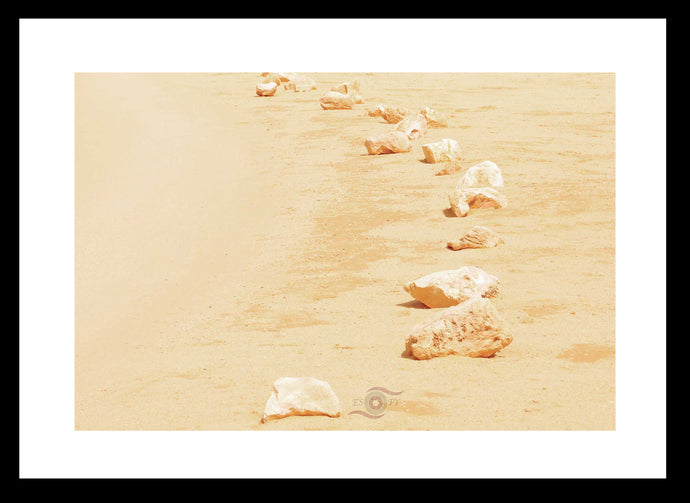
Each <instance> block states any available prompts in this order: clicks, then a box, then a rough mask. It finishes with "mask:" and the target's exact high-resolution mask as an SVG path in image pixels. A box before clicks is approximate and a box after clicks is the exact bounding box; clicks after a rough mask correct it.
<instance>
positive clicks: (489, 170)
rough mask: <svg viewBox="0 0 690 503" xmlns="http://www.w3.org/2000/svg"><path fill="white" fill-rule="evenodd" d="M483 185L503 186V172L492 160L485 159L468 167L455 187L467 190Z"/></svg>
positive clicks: (494, 187) (498, 187)
mask: <svg viewBox="0 0 690 503" xmlns="http://www.w3.org/2000/svg"><path fill="white" fill-rule="evenodd" d="M482 187H491V188H492V189H500V188H503V174H502V173H501V170H500V169H499V168H498V166H496V164H494V163H493V162H491V161H484V162H481V163H479V164H477V165H475V166H472V167H471V168H468V169H467V171H466V172H465V174H464V175H463V177H462V178H461V179H460V181H459V182H458V184H457V186H456V187H455V188H456V189H461V190H465V189H473V188H482Z"/></svg>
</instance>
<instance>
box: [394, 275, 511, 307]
mask: <svg viewBox="0 0 690 503" xmlns="http://www.w3.org/2000/svg"><path fill="white" fill-rule="evenodd" d="M498 286H499V280H498V278H497V277H496V276H492V275H491V274H488V273H486V272H485V271H483V270H482V269H480V268H479V267H474V266H464V267H461V268H460V269H451V270H447V271H438V272H434V273H431V274H427V275H426V276H422V277H421V278H418V279H416V280H414V281H410V282H409V283H406V284H405V285H404V289H405V291H406V292H407V293H409V294H410V295H411V296H412V297H414V298H415V299H417V300H418V301H420V302H421V303H423V304H424V305H426V306H428V307H431V308H436V307H449V306H454V305H456V304H459V303H461V302H464V301H466V300H467V299H470V298H472V297H492V296H494V295H496V293H498Z"/></svg>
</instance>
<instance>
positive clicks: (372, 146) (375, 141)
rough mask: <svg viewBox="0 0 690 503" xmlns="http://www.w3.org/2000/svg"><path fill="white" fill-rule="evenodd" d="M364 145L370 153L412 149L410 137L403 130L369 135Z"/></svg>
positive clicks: (398, 151)
mask: <svg viewBox="0 0 690 503" xmlns="http://www.w3.org/2000/svg"><path fill="white" fill-rule="evenodd" d="M364 146H365V147H366V148H367V152H369V154H370V155H377V154H396V153H400V152H409V151H410V150H412V142H411V141H410V138H409V137H408V136H407V134H405V133H404V132H402V131H389V132H387V133H381V134H378V135H372V136H369V137H367V139H366V140H364Z"/></svg>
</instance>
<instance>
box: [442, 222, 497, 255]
mask: <svg viewBox="0 0 690 503" xmlns="http://www.w3.org/2000/svg"><path fill="white" fill-rule="evenodd" d="M500 243H503V239H502V238H501V236H499V235H498V233H497V232H495V231H493V230H491V229H489V228H488V227H484V226H482V225H475V226H474V227H472V229H470V231H469V232H467V233H466V234H465V235H464V236H462V237H461V238H460V239H458V240H457V241H449V242H448V248H451V249H453V250H464V249H465V248H493V247H495V246H498V245H499V244H500Z"/></svg>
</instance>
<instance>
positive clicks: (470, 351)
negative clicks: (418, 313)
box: [405, 297, 513, 360]
mask: <svg viewBox="0 0 690 503" xmlns="http://www.w3.org/2000/svg"><path fill="white" fill-rule="evenodd" d="M511 342H513V337H512V335H511V334H509V333H507V332H506V330H505V327H504V321H503V319H502V318H501V316H500V315H499V313H498V311H497V310H496V308H495V307H494V306H493V305H492V304H491V301H489V299H485V298H481V297H474V298H471V299H468V300H466V301H465V302H462V303H460V304H458V305H457V306H452V307H449V308H447V309H444V310H443V311H442V312H441V313H440V314H438V315H436V316H434V317H433V318H432V319H431V320H429V321H426V322H424V323H421V324H419V325H417V326H415V327H414V328H413V329H412V331H411V332H410V334H409V335H408V336H407V338H406V339H405V348H406V349H407V351H409V352H410V354H411V355H412V356H413V357H414V358H416V359H418V360H428V359H430V358H435V357H439V356H448V355H461V356H469V357H473V358H477V357H490V356H493V355H495V354H496V353H497V352H498V351H500V350H501V349H503V348H505V347H506V346H507V345H508V344H510V343H511Z"/></svg>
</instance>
